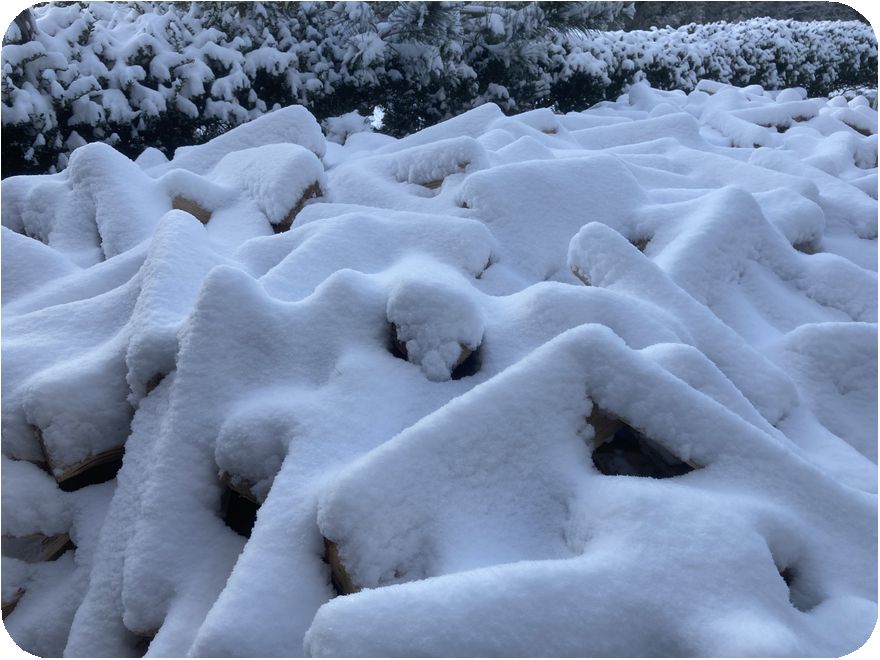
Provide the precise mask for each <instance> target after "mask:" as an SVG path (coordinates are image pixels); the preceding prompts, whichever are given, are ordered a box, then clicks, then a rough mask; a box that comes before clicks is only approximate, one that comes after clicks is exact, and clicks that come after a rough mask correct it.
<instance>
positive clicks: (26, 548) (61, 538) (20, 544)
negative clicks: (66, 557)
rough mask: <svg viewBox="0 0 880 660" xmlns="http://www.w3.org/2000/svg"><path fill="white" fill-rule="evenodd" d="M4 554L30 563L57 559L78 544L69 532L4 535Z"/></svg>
mask: <svg viewBox="0 0 880 660" xmlns="http://www.w3.org/2000/svg"><path fill="white" fill-rule="evenodd" d="M2 548H3V550H2V551H3V555H4V556H6V557H12V558H13V559H20V560H21V561H25V562H28V563H31V564H33V563H37V562H43V561H55V560H56V559H58V558H59V557H60V556H61V555H63V554H64V553H65V552H67V551H68V550H73V549H75V548H76V546H75V545H74V544H73V541H71V540H70V536H69V535H68V534H67V533H61V534H52V535H51V536H46V535H45V534H28V535H27V536H3V539H2Z"/></svg>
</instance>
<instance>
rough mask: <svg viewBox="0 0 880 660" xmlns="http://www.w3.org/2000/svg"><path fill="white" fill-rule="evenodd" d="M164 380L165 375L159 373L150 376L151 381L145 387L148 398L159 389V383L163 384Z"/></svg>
mask: <svg viewBox="0 0 880 660" xmlns="http://www.w3.org/2000/svg"><path fill="white" fill-rule="evenodd" d="M163 378H165V374H163V373H159V372H156V373H154V374H153V375H152V376H150V379H149V380H148V381H147V382H146V384H145V385H144V395H145V396H146V395H147V394H149V393H150V392H152V391H153V390H155V389H156V388H157V387H159V383H161V382H162V379H163Z"/></svg>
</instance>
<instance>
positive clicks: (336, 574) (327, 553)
mask: <svg viewBox="0 0 880 660" xmlns="http://www.w3.org/2000/svg"><path fill="white" fill-rule="evenodd" d="M324 561H326V562H327V563H328V564H329V565H330V582H331V583H332V584H333V588H334V589H335V590H336V593H337V594H339V595H340V596H345V595H347V594H354V593H357V592H358V591H360V590H361V588H360V587H359V586H358V585H356V584H355V583H354V580H352V578H351V575H349V572H348V570H347V569H346V568H345V564H344V563H343V561H342V557H341V555H340V554H339V546H337V545H336V543H335V542H334V541H331V540H330V539H328V538H325V539H324Z"/></svg>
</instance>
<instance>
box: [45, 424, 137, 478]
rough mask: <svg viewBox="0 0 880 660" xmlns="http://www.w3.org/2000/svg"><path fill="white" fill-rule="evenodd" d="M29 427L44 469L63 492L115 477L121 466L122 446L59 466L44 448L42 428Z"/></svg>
mask: <svg viewBox="0 0 880 660" xmlns="http://www.w3.org/2000/svg"><path fill="white" fill-rule="evenodd" d="M31 428H32V429H33V432H34V436H35V437H36V439H37V444H38V445H39V447H40V451H41V452H42V453H43V457H44V459H45V465H46V471H47V472H48V473H49V474H51V475H52V476H53V477H54V478H55V481H57V482H58V487H59V488H60V489H61V490H63V491H65V492H71V491H74V490H79V489H80V488H85V487H86V486H93V485H95V484H102V483H104V482H105V481H110V480H111V479H114V478H115V477H116V473H117V472H119V468H121V467H122V456H123V453H124V451H125V450H124V448H123V447H122V446H119V447H113V448H112V449H108V450H106V451H102V452H100V453H99V454H95V455H94V456H89V457H88V458H85V459H83V460H81V461H79V462H77V463H73V464H71V465H64V466H59V465H58V464H57V463H55V461H53V460H52V458H51V457H50V456H49V452H48V451H47V450H46V443H45V442H44V440H43V431H42V429H40V428H39V427H38V426H33V425H32V426H31Z"/></svg>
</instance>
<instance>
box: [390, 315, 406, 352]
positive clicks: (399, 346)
mask: <svg viewBox="0 0 880 660" xmlns="http://www.w3.org/2000/svg"><path fill="white" fill-rule="evenodd" d="M388 352H389V353H391V355H393V356H394V357H396V358H398V359H400V360H406V359H407V358H406V344H404V343H403V342H402V341H400V340H399V339H398V338H397V327H396V326H395V325H394V324H393V323H389V324H388Z"/></svg>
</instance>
